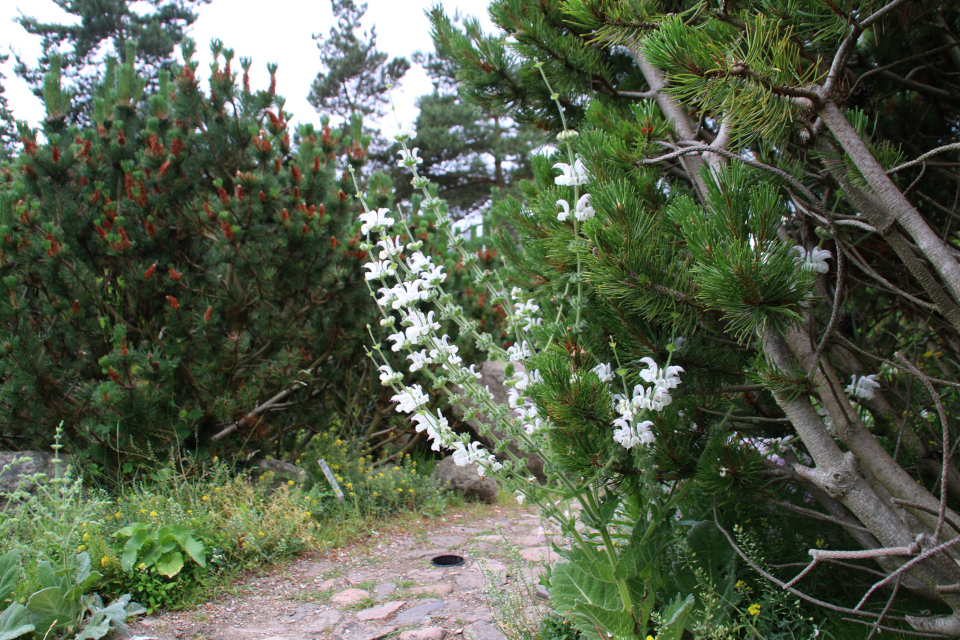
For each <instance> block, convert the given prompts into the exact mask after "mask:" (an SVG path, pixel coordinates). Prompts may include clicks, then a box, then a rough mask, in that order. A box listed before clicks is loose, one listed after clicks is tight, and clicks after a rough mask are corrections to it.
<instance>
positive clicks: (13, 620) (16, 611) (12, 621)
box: [0, 554, 35, 640]
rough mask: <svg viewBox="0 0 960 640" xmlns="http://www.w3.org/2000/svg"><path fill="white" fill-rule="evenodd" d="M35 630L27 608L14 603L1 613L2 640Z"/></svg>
mask: <svg viewBox="0 0 960 640" xmlns="http://www.w3.org/2000/svg"><path fill="white" fill-rule="evenodd" d="M7 555H9V554H7ZM4 557H6V556H4ZM34 628H35V627H34V626H33V625H32V624H30V614H28V613H27V608H26V607H24V606H23V605H22V604H20V603H19V602H14V603H13V604H12V605H10V606H9V607H7V608H6V610H4V612H3V613H0V640H13V639H14V638H19V637H20V636H25V635H27V634H28V633H30V632H31V631H33V630H34Z"/></svg>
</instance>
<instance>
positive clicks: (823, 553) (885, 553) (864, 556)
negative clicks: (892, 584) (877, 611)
mask: <svg viewBox="0 0 960 640" xmlns="http://www.w3.org/2000/svg"><path fill="white" fill-rule="evenodd" d="M918 551H920V545H919V544H917V543H916V542H914V543H913V544H911V545H910V546H909V547H886V548H882V549H862V550H860V551H833V550H829V549H810V551H809V554H810V557H811V558H813V560H811V561H810V564H808V565H807V568H806V569H804V570H803V571H801V572H800V573H798V574H797V576H796V577H795V578H794V579H793V580H791V581H790V582H788V583H786V585H785V586H784V589H786V588H788V587H792V586H793V585H795V584H796V583H797V582H799V581H800V580H802V579H803V578H804V577H805V576H806V575H807V574H808V573H810V572H811V571H813V569H814V567H816V566H817V565H818V564H819V563H820V561H821V560H832V559H834V558H836V559H847V558H849V559H851V560H868V559H872V558H886V557H889V556H912V555H916V554H917V552H918ZM890 575H893V574H890ZM889 577H890V576H885V577H884V580H886V579H888V578H889ZM875 584H879V583H875ZM869 593H871V592H868V595H869ZM864 599H866V596H864ZM863 602H864V601H863V600H861V601H860V603H861V604H863ZM859 607H860V605H857V608H859Z"/></svg>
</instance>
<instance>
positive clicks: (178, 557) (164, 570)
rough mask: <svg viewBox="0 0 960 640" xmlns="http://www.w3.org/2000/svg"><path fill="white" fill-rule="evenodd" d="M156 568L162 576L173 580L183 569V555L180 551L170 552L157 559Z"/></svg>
mask: <svg viewBox="0 0 960 640" xmlns="http://www.w3.org/2000/svg"><path fill="white" fill-rule="evenodd" d="M156 567H157V571H159V572H160V573H161V574H163V575H165V576H167V577H168V578H172V577H173V576H175V575H177V574H178V573H180V569H183V554H182V553H180V552H179V551H168V552H167V553H165V554H163V555H162V556H160V557H159V558H157V562H156Z"/></svg>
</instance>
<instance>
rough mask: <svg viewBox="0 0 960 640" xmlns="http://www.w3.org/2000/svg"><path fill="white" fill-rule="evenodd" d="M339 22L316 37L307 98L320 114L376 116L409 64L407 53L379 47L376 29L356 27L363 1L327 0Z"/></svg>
mask: <svg viewBox="0 0 960 640" xmlns="http://www.w3.org/2000/svg"><path fill="white" fill-rule="evenodd" d="M330 5H331V7H332V8H333V15H334V18H335V19H336V21H337V26H335V27H331V28H330V35H329V37H327V38H325V39H322V40H321V37H320V36H319V35H316V36H314V39H315V40H318V41H319V42H318V43H317V48H319V49H320V64H321V66H322V67H323V68H324V71H321V72H320V73H319V74H317V78H316V79H315V80H314V81H313V85H312V86H311V88H310V95H309V96H308V97H307V100H309V102H310V104H312V105H313V106H314V108H315V109H316V110H317V111H320V112H321V113H329V114H331V115H335V116H339V117H341V118H343V119H344V120H349V119H350V118H351V116H354V115H358V116H360V117H362V118H368V117H370V118H373V119H376V118H379V117H381V116H383V114H384V113H385V109H386V105H387V102H388V98H387V88H388V86H389V85H393V84H396V83H397V82H399V81H400V79H401V78H402V77H403V74H405V73H406V72H407V70H408V69H409V68H410V62H409V61H408V60H407V59H406V58H394V59H393V60H388V58H389V56H388V55H387V54H386V53H384V52H382V51H378V50H377V32H376V29H374V28H371V29H370V31H369V32H362V33H361V32H360V29H361V26H360V19H361V18H362V17H363V14H364V13H366V11H367V4H366V3H365V2H364V3H361V4H360V5H357V4H356V3H355V2H354V1H353V0H330Z"/></svg>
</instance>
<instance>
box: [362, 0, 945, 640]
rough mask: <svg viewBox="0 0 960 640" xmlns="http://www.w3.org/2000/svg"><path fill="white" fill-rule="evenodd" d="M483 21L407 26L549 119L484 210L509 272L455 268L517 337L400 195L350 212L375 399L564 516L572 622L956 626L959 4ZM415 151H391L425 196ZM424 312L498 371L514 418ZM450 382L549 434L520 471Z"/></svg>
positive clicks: (501, 6)
mask: <svg viewBox="0 0 960 640" xmlns="http://www.w3.org/2000/svg"><path fill="white" fill-rule="evenodd" d="M799 15H802V16H803V18H802V19H801V18H799V17H798V16H799ZM491 16H492V18H493V19H494V21H495V22H496V23H497V24H498V26H499V27H500V28H501V29H502V30H503V33H502V34H498V35H495V36H492V37H483V36H480V35H478V34H477V33H476V32H468V33H466V34H464V33H461V32H458V31H457V30H456V29H455V28H454V27H453V26H452V24H451V23H450V21H449V20H447V18H446V17H445V16H444V15H443V13H442V11H440V10H439V9H438V10H435V11H434V13H433V25H434V31H435V37H436V38H437V39H438V40H440V41H441V42H442V44H443V46H444V48H445V49H446V50H449V51H452V52H453V54H452V55H453V57H454V58H455V59H456V60H457V61H458V63H459V65H460V67H461V68H460V71H459V73H458V79H459V80H460V82H461V91H462V93H463V95H465V96H467V97H469V98H471V99H472V100H473V101H474V102H475V103H477V104H478V105H480V106H481V107H486V108H488V109H490V110H492V111H494V112H498V113H503V114H507V115H510V116H511V117H514V118H517V119H518V120H522V121H527V122H531V123H534V124H537V125H538V126H541V127H544V128H547V129H550V130H552V131H554V132H555V133H556V135H557V152H556V153H555V154H554V155H553V156H552V157H549V158H542V159H535V160H534V162H533V169H534V174H535V180H534V181H533V182H532V183H531V184H530V185H529V186H528V188H527V189H526V200H525V201H523V202H521V201H514V202H510V201H508V202H507V204H506V205H505V206H504V210H505V212H506V213H507V215H508V216H509V220H510V223H511V224H512V226H513V229H514V230H516V232H517V236H518V238H519V245H517V244H514V243H512V242H511V240H512V239H511V238H509V237H504V244H503V245H502V247H501V248H502V249H503V250H504V251H505V252H508V253H509V254H510V257H511V258H512V265H511V268H508V269H506V270H501V271H500V272H499V273H492V272H483V271H482V270H478V273H477V274H476V278H477V279H478V281H480V282H483V283H485V284H486V285H488V286H489V289H488V292H489V298H490V299H491V300H493V301H496V302H498V303H499V304H502V305H503V308H504V310H505V311H506V313H507V315H508V319H507V322H508V323H509V325H508V326H509V327H510V330H511V332H512V334H513V335H512V336H511V337H512V338H513V344H512V345H510V346H509V348H508V349H503V348H501V347H499V345H498V344H495V343H494V342H493V341H492V340H491V339H490V338H489V336H485V335H483V333H482V332H480V331H478V330H477V326H476V324H475V323H474V322H472V321H471V320H470V319H469V318H467V317H464V316H463V315H462V314H461V313H460V311H459V309H458V308H457V306H456V305H455V304H454V301H453V299H452V298H451V297H450V296H449V294H447V293H446V292H445V291H443V286H444V277H445V276H444V274H443V273H442V272H439V271H438V270H437V268H436V265H434V264H431V262H430V261H429V260H424V259H423V257H422V256H420V255H419V254H418V253H417V251H418V245H417V241H416V238H415V237H414V236H413V235H412V234H410V233H409V230H408V228H407V227H406V225H407V220H406V216H405V215H404V213H403V212H402V211H397V212H393V211H388V210H385V209H382V208H377V207H374V206H372V205H369V204H368V205H367V206H366V207H365V209H366V212H365V213H364V214H363V215H362V216H361V219H362V220H363V221H364V229H363V231H364V232H367V231H369V232H371V235H370V236H369V240H368V242H367V243H366V244H364V245H363V248H366V249H367V250H368V251H369V260H370V263H369V264H370V266H369V267H368V268H370V269H371V271H373V272H376V273H377V274H378V275H380V276H381V279H382V280H383V282H382V284H380V283H378V284H376V285H375V286H374V291H373V293H374V295H375V296H376V297H377V298H378V303H379V304H380V305H381V309H382V312H383V316H384V317H383V320H382V321H381V324H382V325H383V326H385V327H388V330H387V333H386V334H384V336H383V337H384V338H385V339H384V340H383V341H382V342H378V343H375V345H374V348H373V351H372V352H371V354H372V356H373V357H374V358H375V359H377V360H378V366H379V367H380V370H381V374H382V375H381V380H382V381H383V382H384V383H385V384H387V385H390V386H392V387H393V389H394V390H395V391H396V394H395V396H394V400H395V402H397V403H398V409H399V410H400V411H403V412H406V413H410V414H411V415H412V418H413V420H414V422H415V423H416V424H417V427H418V429H420V430H422V431H424V432H425V433H428V434H429V436H430V438H431V440H432V441H433V442H434V443H435V445H436V446H437V447H438V448H446V449H448V450H452V451H453V452H454V456H455V458H456V459H457V460H458V461H459V462H461V463H474V464H478V465H480V471H481V473H491V474H496V475H498V476H501V477H503V478H504V479H505V480H506V481H511V480H512V482H513V487H514V488H515V489H516V491H517V492H518V495H519V496H521V497H523V498H524V499H529V500H534V501H536V502H538V503H539V504H540V505H541V506H542V507H543V509H544V513H545V514H546V516H547V517H550V518H552V519H554V520H555V521H556V522H557V523H558V524H560V526H561V527H562V528H563V530H564V531H565V532H567V533H568V534H569V536H570V537H571V540H572V544H573V547H572V549H571V550H570V551H568V552H564V553H565V556H564V557H565V562H562V563H560V564H559V565H557V566H556V567H555V568H554V571H553V573H552V575H551V596H552V600H553V603H554V606H555V607H556V608H557V609H558V610H559V612H560V613H561V614H563V615H564V616H566V617H567V618H569V619H570V620H572V622H573V623H574V624H575V625H576V626H577V628H578V629H579V631H580V632H581V633H583V634H585V635H586V636H587V637H604V638H607V637H616V638H643V637H645V635H646V634H647V633H648V632H649V633H651V634H655V635H656V636H657V637H658V638H680V637H682V636H683V635H684V634H694V635H695V636H697V637H719V636H720V635H723V634H727V635H731V636H751V637H773V636H774V635H775V634H781V635H782V636H783V637H790V635H794V636H796V637H810V636H814V635H817V634H821V635H822V632H821V630H820V629H819V628H818V627H817V626H816V625H818V624H819V621H820V620H821V619H822V617H823V616H825V615H827V613H826V612H828V611H829V612H831V613H830V614H829V615H830V616H831V622H832V624H833V625H834V629H837V630H839V629H843V632H844V633H850V632H849V629H850V627H854V628H855V627H856V626H857V625H858V624H859V625H860V626H861V627H862V628H863V629H862V631H863V635H868V634H873V633H876V632H878V631H882V630H884V629H887V628H888V627H889V628H895V629H898V630H899V631H898V633H906V634H910V633H915V634H933V635H935V636H944V637H956V636H957V635H960V623H958V622H957V620H958V617H957V614H956V611H957V609H958V606H960V605H958V604H957V601H956V595H955V594H956V592H957V589H956V587H955V585H956V584H957V583H960V568H958V567H960V565H958V561H957V557H956V552H955V551H954V550H953V545H954V544H955V543H956V541H957V540H958V539H960V538H957V532H958V530H957V529H955V528H954V526H953V525H952V524H951V523H954V522H960V519H957V517H956V515H955V513H954V508H955V507H956V506H957V504H958V503H957V495H956V491H955V490H954V489H951V487H952V486H953V485H954V481H953V480H952V478H954V476H955V475H956V473H957V470H956V468H955V465H954V463H953V460H952V456H953V453H954V451H955V447H956V443H957V437H956V435H955V434H954V433H953V429H952V425H951V422H950V420H949V418H948V416H949V415H952V413H953V412H954V409H955V407H954V404H955V403H956V393H955V389H956V388H957V386H958V384H960V383H958V381H957V378H956V372H957V369H958V368H960V365H957V364H956V361H957V355H958V354H957V353H956V346H957V345H958V344H960V340H958V339H957V337H958V336H957V329H958V328H960V324H958V323H957V322H956V313H955V310H956V309H957V308H958V307H957V303H958V300H960V298H958V294H957V292H958V291H960V280H958V273H960V268H958V266H957V257H956V256H957V255H958V250H957V247H956V242H957V241H956V234H955V233H954V232H953V229H952V228H953V218H954V217H955V211H954V209H953V208H954V207H955V205H956V199H955V195H956V193H957V182H958V180H957V175H956V169H955V167H956V163H955V162H953V160H954V159H955V154H956V149H957V144H956V141H955V131H956V123H957V110H956V100H957V95H958V94H960V92H958V90H957V88H956V86H955V84H953V80H952V78H953V75H952V74H955V73H957V72H958V71H960V67H958V66H957V65H958V62H960V57H958V56H957V51H958V49H957V46H958V45H957V42H958V38H957V36H956V34H957V33H958V32H960V23H958V20H960V15H958V14H957V12H956V11H955V10H954V9H953V8H952V7H948V6H945V5H941V4H937V3H929V4H922V5H921V4H915V3H905V2H901V1H900V0H894V1H893V2H890V3H887V4H883V3H871V2H853V3H843V4H842V5H836V4H829V5H828V4H826V3H819V2H814V1H811V2H801V3H781V2H772V3H759V2H758V3H753V2H723V3H683V2H664V3H659V2H653V3H610V2H606V1H604V0H576V1H571V2H524V1H521V0H516V1H509V2H508V1H504V2H494V3H493V5H492V6H491ZM503 36H508V37H507V38H504V37H503ZM908 63H912V64H913V65H914V70H913V71H911V72H910V73H909V74H908V73H907V72H906V71H903V72H899V71H897V70H896V69H899V68H900V65H904V67H906V65H907V64H908ZM921 73H922V74H924V75H922V76H921V78H920V79H917V76H918V74H921ZM908 122H909V123H910V124H909V125H907V124H906V123H908ZM405 135H406V137H405ZM400 138H401V141H408V140H409V139H410V138H413V132H406V133H405V134H401V136H400ZM413 139H414V140H415V138H413ZM412 144H413V143H412V142H410V143H409V144H405V145H404V148H405V150H406V152H405V153H404V154H403V155H402V158H401V161H402V162H403V163H404V164H405V165H406V166H407V167H408V168H410V169H411V170H412V172H413V174H414V175H413V179H414V185H415V186H416V187H418V188H421V189H423V190H424V198H425V199H424V202H425V206H426V207H427V208H430V207H432V206H439V202H438V201H437V200H436V199H435V198H431V196H430V190H429V184H428V181H427V180H426V179H425V178H423V177H421V176H419V175H418V173H417V165H418V158H417V154H416V151H415V149H413V148H412ZM438 226H439V227H440V228H441V229H443V228H446V229H450V227H451V224H450V221H449V220H447V219H444V218H443V217H440V218H439V219H438ZM451 244H452V245H454V246H455V245H456V239H455V237H453V236H452V237H451ZM470 260H471V256H469V255H464V262H465V263H468V262H469V261H470ZM377 287H380V288H379V289H378V290H377ZM431 314H433V315H435V316H436V318H437V319H450V318H452V319H454V320H455V322H456V323H457V324H458V325H459V328H460V333H461V336H464V335H471V336H473V337H474V338H475V340H476V342H477V345H478V346H479V347H480V348H482V349H486V350H487V351H488V353H489V357H490V358H492V359H499V360H501V361H504V362H506V363H508V367H507V372H508V375H511V376H512V378H511V383H512V384H513V385H514V390H515V393H514V395H513V398H512V402H511V405H512V406H511V408H512V409H513V411H512V412H508V411H507V410H506V409H504V408H503V407H498V406H495V405H494V404H493V403H492V402H491V401H490V396H489V393H488V392H487V391H486V390H485V389H483V388H481V387H479V386H478V385H476V382H475V370H474V369H473V368H472V367H471V366H468V365H469V362H465V361H464V360H463V359H462V357H461V355H460V354H459V351H458V349H457V348H456V347H455V346H453V344H452V343H453V338H452V337H448V336H446V335H443V334H442V333H441V332H440V327H439V323H438V322H437V321H436V320H434V318H433V317H432V316H431ZM388 352H402V353H407V354H408V359H409V360H410V361H411V362H412V365H411V367H410V368H411V369H413V368H416V369H417V370H418V371H426V372H427V375H428V376H429V377H430V382H429V384H428V385H426V386H423V385H421V384H419V383H418V382H416V381H410V380H408V379H407V378H406V373H405V372H403V371H399V370H397V369H396V368H394V367H393V366H391V365H390V363H389V362H387V361H385V360H381V359H379V358H380V354H383V353H388ZM421 375H422V374H421ZM454 385H459V387H461V388H462V389H463V390H464V391H463V393H464V395H465V396H466V397H468V398H469V399H470V401H471V402H472V406H473V409H472V410H477V409H479V410H481V411H483V412H484V413H486V414H487V415H488V416H489V417H491V418H493V419H494V420H496V421H497V422H498V424H499V425H500V426H502V427H504V428H506V429H508V430H510V433H511V435H512V436H513V437H515V438H516V439H517V440H518V441H519V442H521V443H522V444H523V445H524V446H525V447H527V448H529V449H531V450H540V451H542V452H544V455H545V456H546V458H547V468H546V471H547V476H548V481H547V482H546V483H540V482H537V481H536V479H531V478H529V477H528V475H529V474H528V473H526V472H525V470H524V468H523V465H522V463H521V462H520V461H519V460H517V459H515V458H513V457H512V456H511V454H510V452H509V451H507V450H503V449H501V448H499V447H497V448H496V449H495V450H493V451H489V450H484V449H483V448H482V447H480V446H479V445H478V444H477V443H475V442H470V441H469V440H468V439H465V438H463V437H462V436H458V435H457V434H455V433H454V432H453V431H452V430H451V429H450V428H449V425H448V423H447V420H446V419H445V418H444V416H443V415H440V414H437V413H436V412H434V411H433V410H432V408H429V407H428V403H429V402H430V401H431V400H432V399H433V398H434V397H437V396H450V397H451V401H452V402H460V399H459V395H458V393H456V392H455V389H456V387H455V386H454ZM569 500H576V501H577V502H578V503H579V504H581V505H582V507H583V510H582V512H580V513H579V514H577V513H576V512H574V511H571V512H569V513H568V512H567V510H566V508H565V507H564V503H565V501H569ZM576 523H578V524H580V525H581V526H583V527H584V533H580V532H579V530H578V529H577V528H576V527H575V526H574V524H576ZM840 576H842V581H843V584H845V586H846V587H847V588H846V589H844V590H841V589H838V588H836V586H837V584H839V583H840V580H839V577H840ZM851 587H853V588H851ZM781 590H782V591H785V592H786V594H789V595H783V594H782V592H781ZM745 594H748V595H749V600H748V599H747V595H745ZM774 594H779V595H778V596H777V597H774ZM778 598H780V599H778ZM782 598H787V599H786V600H782ZM797 601H802V602H804V603H806V604H803V605H800V607H801V608H799V609H796V608H795V606H796V605H795V603H796V602H797ZM775 611H779V612H783V613H781V614H776V613H774V612H775ZM744 612H745V614H746V615H744ZM811 612H812V613H813V615H814V619H813V620H810V619H809V618H810V615H811ZM841 618H843V619H844V620H848V621H849V622H841ZM845 637H846V636H845Z"/></svg>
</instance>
